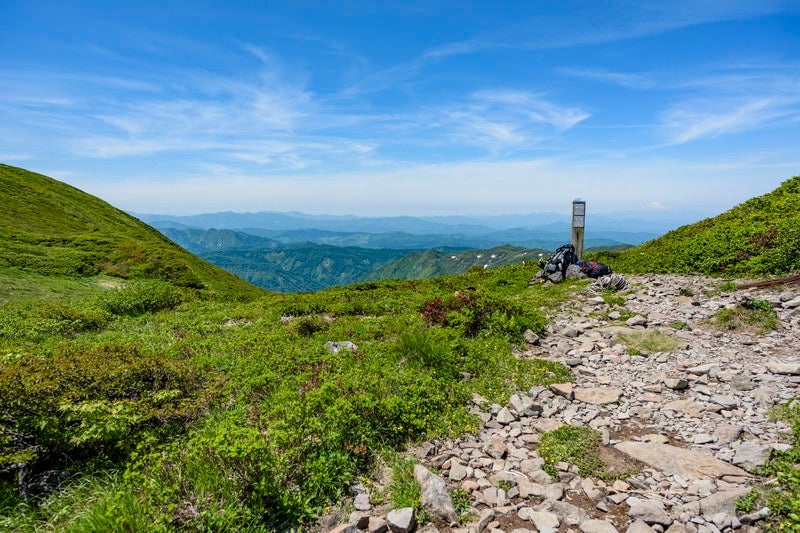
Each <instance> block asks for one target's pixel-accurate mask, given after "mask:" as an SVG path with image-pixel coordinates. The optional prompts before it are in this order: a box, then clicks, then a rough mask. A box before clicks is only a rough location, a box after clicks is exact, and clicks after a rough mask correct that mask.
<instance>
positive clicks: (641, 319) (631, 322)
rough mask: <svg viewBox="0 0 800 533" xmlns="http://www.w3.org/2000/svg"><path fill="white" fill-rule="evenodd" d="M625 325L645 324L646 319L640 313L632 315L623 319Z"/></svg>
mask: <svg viewBox="0 0 800 533" xmlns="http://www.w3.org/2000/svg"><path fill="white" fill-rule="evenodd" d="M625 325H626V326H628V327H636V326H647V319H646V318H645V317H643V316H642V315H636V316H632V317H631V318H629V319H628V320H626V321H625Z"/></svg>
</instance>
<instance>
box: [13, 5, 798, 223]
mask: <svg viewBox="0 0 800 533" xmlns="http://www.w3.org/2000/svg"><path fill="white" fill-rule="evenodd" d="M377 4H381V6H380V7H377V6H376V5H377ZM0 20H3V22H4V24H3V31H2V32H0V161H2V162H4V163H7V164H12V165H17V166H22V167H24V168H28V169H30V170H34V171H37V172H41V173H43V174H47V175H50V176H52V177H55V178H57V179H61V180H63V181H66V182H67V183H70V184H72V185H74V186H76V187H79V188H81V189H83V190H85V191H87V192H89V193H92V194H95V195H98V196H100V197H101V198H103V199H105V200H107V201H109V202H111V203H112V204H114V205H116V206H117V207H120V208H123V209H126V210H130V211H135V212H140V213H145V212H151V213H152V212H160V213H171V214H191V213H200V212H211V211H225V210H232V211H260V210H277V211H289V210H297V211H304V212H308V213H329V214H345V213H349V214H358V215H398V214H409V215H441V214H510V213H528V212H537V211H566V210H568V209H569V205H570V202H571V201H572V199H573V198H575V197H581V198H584V199H585V200H587V202H588V209H589V210H590V212H591V211H594V212H606V213H607V212H615V211H630V210H636V211H651V212H654V213H655V212H664V211H687V210H688V211H703V212H707V213H709V214H715V213H717V212H720V211H723V210H725V209H728V208H729V207H731V206H733V205H735V204H737V203H740V202H742V201H744V200H746V199H747V198H750V197H752V196H755V195H759V194H763V193H766V192H768V191H770V190H772V189H774V188H775V187H776V186H778V185H779V184H780V183H781V182H782V181H783V180H785V179H788V178H789V177H791V176H793V175H796V174H800V3H798V2H797V1H783V2H782V1H770V0H760V1H752V2H750V1H747V2H745V1H714V0H706V1H702V2H701V1H671V2H670V1H656V2H640V1H624V2H614V1H586V2H571V1H563V0H561V1H554V2H549V1H547V2H544V1H533V0H530V1H524V2H522V1H520V2H514V1H500V2H497V1H495V2H466V1H447V2H436V1H426V2H410V1H397V2H394V1H388V2H380V3H379V2H361V1H355V0H352V1H340V2H320V1H317V2H312V1H306V2H282V3H277V2H257V1H245V2H236V1H226V2H207V1H206V2H204V1H199V0H198V1H191V2H150V1H147V0H138V1H136V2H125V1H118V2H106V1H102V2H92V1H82V2H70V1H58V2H55V1H46V0H40V1H35V2H31V1H27V0H26V1H15V0H5V1H3V2H0Z"/></svg>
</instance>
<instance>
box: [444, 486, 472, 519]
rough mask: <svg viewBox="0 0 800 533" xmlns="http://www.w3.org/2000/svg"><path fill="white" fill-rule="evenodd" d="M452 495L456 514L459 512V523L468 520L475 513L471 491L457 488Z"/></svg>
mask: <svg viewBox="0 0 800 533" xmlns="http://www.w3.org/2000/svg"><path fill="white" fill-rule="evenodd" d="M450 497H451V498H452V500H453V507H454V508H455V510H456V514H458V521H459V523H465V522H467V521H468V520H469V519H470V518H471V517H472V516H473V515H474V514H475V511H473V510H472V502H471V500H470V497H469V493H468V492H467V491H465V490H463V489H455V490H454V491H452V492H451V493H450Z"/></svg>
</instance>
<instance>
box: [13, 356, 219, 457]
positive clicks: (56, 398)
mask: <svg viewBox="0 0 800 533" xmlns="http://www.w3.org/2000/svg"><path fill="white" fill-rule="evenodd" d="M219 380H220V378H219V376H217V375H215V374H214V373H210V372H207V371H203V370H201V369H200V368H198V367H197V366H196V364H195V363H193V362H192V361H190V360H176V359H172V358H169V357H165V356H161V355H158V354H154V353H147V352H143V351H142V350H141V349H139V348H138V347H136V346H134V345H124V344H100V345H97V346H91V347H88V348H81V347H62V348H61V349H60V350H59V351H58V352H57V353H55V354H54V355H52V356H50V357H36V356H30V355H29V356H25V357H20V358H14V359H11V360H8V361H6V362H5V363H4V364H3V365H2V367H0V430H2V431H0V433H3V434H5V435H6V436H9V435H10V436H13V438H12V439H11V440H12V442H11V443H10V445H11V448H12V449H14V450H16V452H17V454H18V455H19V454H20V453H22V454H27V455H28V460H27V461H26V463H28V464H32V463H33V462H34V461H38V462H40V463H41V464H42V465H50V466H52V465H51V464H50V463H58V462H59V461H62V460H63V459H64V458H66V457H70V458H71V460H72V461H74V460H77V459H78V458H80V457H83V458H87V457H93V458H97V457H117V456H119V455H120V454H125V453H126V451H127V450H129V449H130V448H131V446H133V445H134V443H135V438H134V434H135V433H136V432H137V431H138V430H139V429H143V428H146V427H156V426H164V425H172V426H174V425H175V424H176V423H177V425H178V426H182V425H183V424H185V423H186V422H188V421H191V420H194V419H196V418H197V417H198V416H199V415H200V414H201V413H202V412H203V411H204V410H205V409H206V408H207V407H208V405H209V404H210V402H211V401H212V400H213V398H214V396H215V395H216V394H217V393H218V392H217V390H216V385H217V384H218V382H219ZM4 460H5V464H0V469H2V468H5V467H8V466H10V465H11V462H10V459H9V458H5V459H4Z"/></svg>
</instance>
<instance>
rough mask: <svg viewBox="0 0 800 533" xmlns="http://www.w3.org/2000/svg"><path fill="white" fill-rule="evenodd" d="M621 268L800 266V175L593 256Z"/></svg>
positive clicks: (753, 270)
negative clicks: (661, 232) (655, 234)
mask: <svg viewBox="0 0 800 533" xmlns="http://www.w3.org/2000/svg"><path fill="white" fill-rule="evenodd" d="M592 258H593V259H596V260H599V261H601V262H603V263H608V264H609V265H611V267H612V268H613V269H614V270H617V271H621V272H699V273H704V274H710V275H732V276H762V275H781V274H787V273H790V272H794V271H796V270H798V269H800V176H795V177H793V178H791V179H789V180H787V181H785V182H783V184H781V186H780V187H778V188H777V189H775V190H774V191H772V192H771V193H768V194H765V195H763V196H759V197H756V198H752V199H750V200H748V201H747V202H744V203H743V204H740V205H738V206H736V207H734V208H733V209H731V210H729V211H727V212H725V213H723V214H721V215H719V216H716V217H714V218H708V219H705V220H701V221H700V222H697V223H695V224H691V225H688V226H682V227H680V228H678V229H676V230H674V231H671V232H669V233H667V234H666V235H663V236H662V237H659V238H658V239H654V240H652V241H649V242H646V243H645V244H643V245H641V246H637V247H635V248H631V249H629V250H624V251H621V252H604V253H598V254H594V255H593V256H592Z"/></svg>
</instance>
